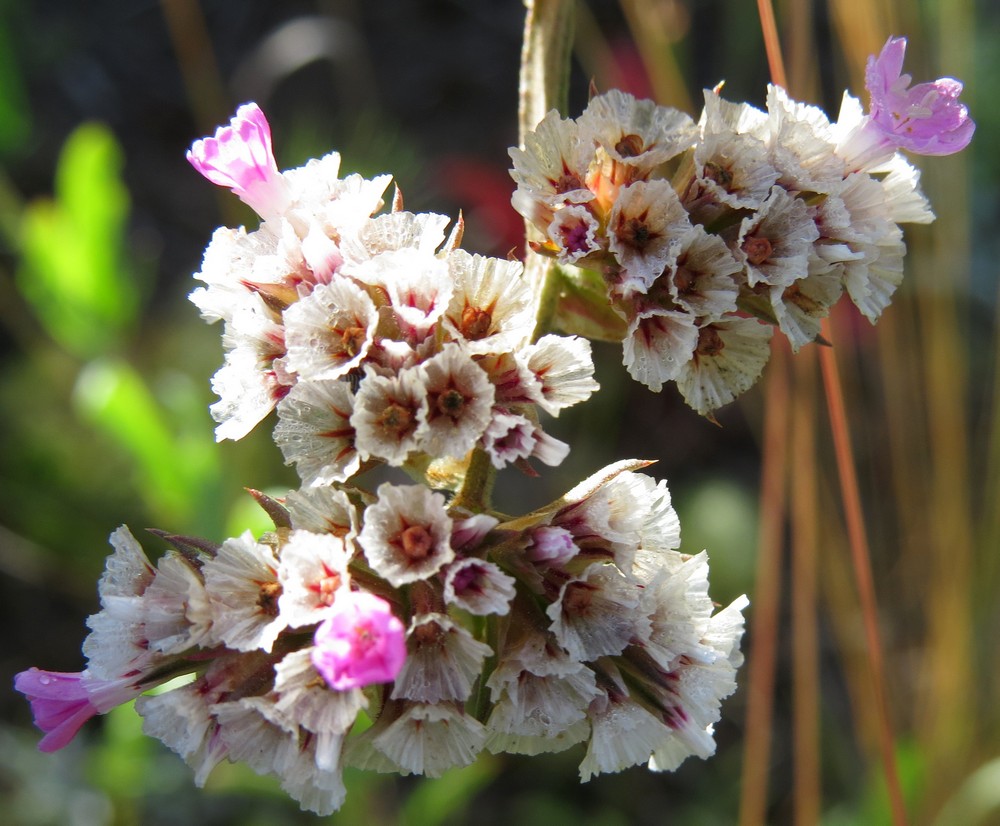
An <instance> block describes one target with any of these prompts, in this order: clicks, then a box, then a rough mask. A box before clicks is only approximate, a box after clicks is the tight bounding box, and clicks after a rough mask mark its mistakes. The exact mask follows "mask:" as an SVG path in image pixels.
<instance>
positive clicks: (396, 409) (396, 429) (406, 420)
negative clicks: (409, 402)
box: [375, 402, 413, 436]
mask: <svg viewBox="0 0 1000 826" xmlns="http://www.w3.org/2000/svg"><path fill="white" fill-rule="evenodd" d="M375 424H377V425H378V426H379V427H380V428H382V430H385V431H387V432H389V433H394V434H395V435H397V436H402V435H403V434H404V433H406V432H407V431H408V430H409V429H410V426H411V425H412V424H413V412H412V411H411V410H409V409H408V408H405V407H403V405H401V404H396V402H392V403H391V404H389V405H388V406H387V407H386V408H385V410H383V411H382V412H381V413H380V414H379V416H378V418H376V419H375Z"/></svg>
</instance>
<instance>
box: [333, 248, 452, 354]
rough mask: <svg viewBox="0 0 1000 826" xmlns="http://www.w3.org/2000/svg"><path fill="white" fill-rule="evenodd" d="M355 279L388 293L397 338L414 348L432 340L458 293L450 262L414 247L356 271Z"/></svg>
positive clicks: (384, 255)
mask: <svg viewBox="0 0 1000 826" xmlns="http://www.w3.org/2000/svg"><path fill="white" fill-rule="evenodd" d="M351 275H352V276H353V277H354V278H356V279H357V280H359V281H361V282H363V283H365V284H367V285H369V286H371V287H375V288H378V289H380V290H382V291H383V292H384V294H385V296H386V297H387V298H388V300H389V304H390V306H391V307H392V312H393V317H394V319H395V322H396V325H397V326H398V328H399V334H400V335H399V336H393V338H399V337H400V336H401V337H402V339H403V340H405V341H406V342H407V343H409V344H411V345H418V344H420V343H421V342H423V341H424V339H425V338H427V337H428V335H429V334H430V331H431V330H432V329H433V328H434V325H435V324H437V323H438V321H440V319H441V316H442V315H444V312H445V310H446V309H447V308H448V303H449V302H450V301H451V296H452V292H453V291H454V284H453V283H452V280H451V277H450V276H449V274H448V264H447V262H446V261H445V260H444V259H443V258H441V257H439V256H436V255H431V254H429V253H427V252H423V251H421V250H418V249H414V248H411V247H404V248H402V249H398V250H388V251H387V252H384V253H381V254H380V255H377V256H375V257H374V258H372V259H370V260H368V261H364V262H362V263H360V264H358V265H357V266H355V267H352V268H351Z"/></svg>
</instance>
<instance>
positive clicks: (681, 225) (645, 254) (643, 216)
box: [607, 180, 691, 296]
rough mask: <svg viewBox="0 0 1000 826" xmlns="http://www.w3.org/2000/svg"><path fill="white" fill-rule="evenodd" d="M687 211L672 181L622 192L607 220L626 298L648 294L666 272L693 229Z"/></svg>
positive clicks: (637, 185) (640, 183) (642, 183)
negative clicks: (674, 248) (679, 243)
mask: <svg viewBox="0 0 1000 826" xmlns="http://www.w3.org/2000/svg"><path fill="white" fill-rule="evenodd" d="M690 226H691V222H690V220H689V219H688V213H687V210H686V209H684V206H683V204H681V201H680V198H678V197H677V193H676V192H674V188H673V187H672V186H671V185H670V182H669V181H663V180H654V181H638V182H636V183H634V184H632V185H630V186H626V187H624V188H622V190H621V191H620V192H619V194H618V198H617V199H616V200H615V205H614V207H613V208H612V209H611V214H610V215H609V216H608V230H607V231H608V247H609V249H610V250H611V252H613V253H614V255H615V257H616V258H617V260H618V263H619V264H620V265H621V267H622V269H623V270H624V273H623V274H622V276H623V279H624V280H623V281H622V283H621V284H620V285H619V286H618V289H619V291H620V292H621V293H622V295H624V296H629V295H631V294H632V293H634V292H639V293H645V292H647V291H648V290H649V288H650V286H651V285H652V283H653V282H654V281H655V280H656V279H657V278H658V277H659V276H660V273H662V272H663V268H664V267H665V266H666V264H667V262H668V261H669V260H670V258H671V248H672V246H673V245H674V244H675V243H676V242H677V240H678V239H679V238H680V237H681V236H682V235H684V234H685V232H686V231H687V230H688V229H689V228H690Z"/></svg>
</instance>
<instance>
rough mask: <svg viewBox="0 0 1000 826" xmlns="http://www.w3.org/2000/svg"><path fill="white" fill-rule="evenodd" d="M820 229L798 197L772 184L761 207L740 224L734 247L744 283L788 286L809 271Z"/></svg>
mask: <svg viewBox="0 0 1000 826" xmlns="http://www.w3.org/2000/svg"><path fill="white" fill-rule="evenodd" d="M817 238H819V230H818V229H817V228H816V222H815V221H813V219H812V217H811V216H810V214H809V210H808V208H807V207H806V204H805V202H804V201H803V200H802V199H800V198H795V197H794V196H792V195H789V194H788V193H787V192H786V191H785V190H784V189H782V188H781V187H780V186H776V187H773V188H772V189H771V194H770V195H769V196H768V198H767V200H766V201H765V202H764V203H763V205H762V206H761V208H760V209H759V210H758V211H757V212H756V213H755V214H754V215H752V216H750V217H747V218H744V219H743V221H742V223H741V224H740V233H739V237H738V238H737V240H736V246H735V248H734V250H733V253H734V254H735V256H736V258H737V260H738V261H740V262H742V263H743V264H744V266H745V267H746V276H747V283H748V284H749V285H750V286H751V287H753V286H755V285H756V284H767V285H769V286H772V287H775V286H777V287H788V286H790V285H791V284H792V283H793V282H795V281H797V280H798V279H799V278H804V277H805V276H806V274H807V273H808V272H809V260H810V258H811V256H812V245H813V242H814V241H815V240H816V239H817Z"/></svg>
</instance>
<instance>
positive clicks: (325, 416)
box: [274, 381, 361, 486]
mask: <svg viewBox="0 0 1000 826" xmlns="http://www.w3.org/2000/svg"><path fill="white" fill-rule="evenodd" d="M353 412H354V394H353V393H352V392H351V388H350V385H349V384H348V383H347V382H344V381H300V382H299V383H298V384H296V385H295V387H293V388H292V389H291V391H290V392H289V393H288V395H287V396H285V398H284V399H282V400H281V401H280V402H279V403H278V425H277V427H275V429H274V441H275V444H277V445H278V447H279V448H280V449H281V453H282V455H283V456H284V457H285V464H286V465H292V464H294V465H295V469H296V471H297V472H298V474H299V478H301V479H302V483H303V484H305V485H313V486H318V485H330V484H332V483H334V482H343V481H346V480H347V479H349V478H350V477H351V476H353V475H354V474H355V473H357V472H358V469H359V468H360V467H361V457H360V456H359V454H358V451H357V448H355V446H354V427H353V426H352V425H351V414H352V413H353Z"/></svg>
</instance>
